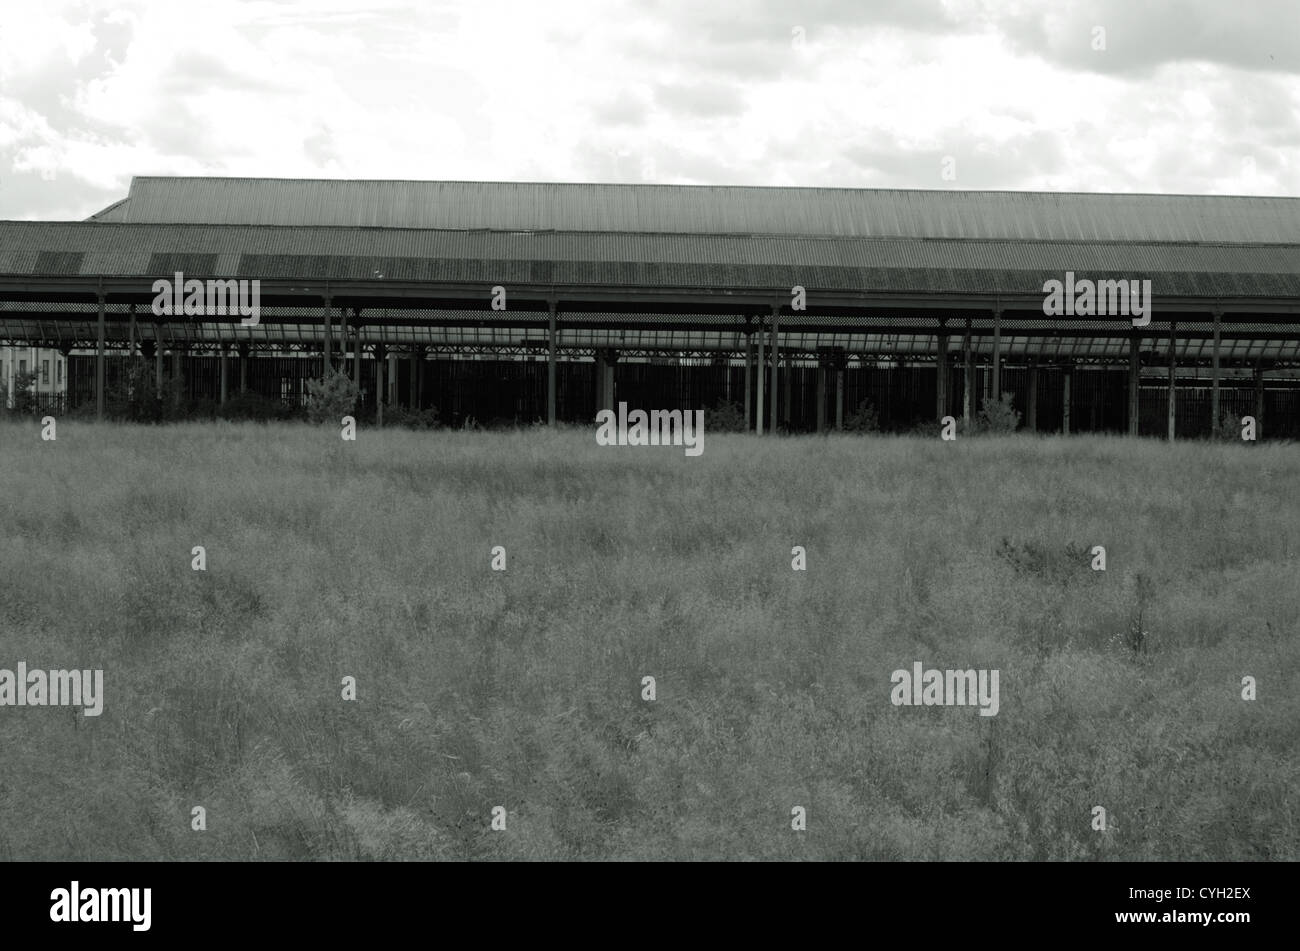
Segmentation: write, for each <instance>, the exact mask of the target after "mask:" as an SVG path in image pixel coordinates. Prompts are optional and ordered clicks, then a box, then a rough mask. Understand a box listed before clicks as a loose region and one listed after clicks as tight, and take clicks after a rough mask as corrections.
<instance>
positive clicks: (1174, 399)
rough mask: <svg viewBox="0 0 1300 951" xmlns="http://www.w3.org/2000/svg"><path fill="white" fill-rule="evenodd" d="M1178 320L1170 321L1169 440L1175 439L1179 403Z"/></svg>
mask: <svg viewBox="0 0 1300 951" xmlns="http://www.w3.org/2000/svg"><path fill="white" fill-rule="evenodd" d="M1177 343H1178V321H1176V320H1171V321H1169V441H1170V442H1173V441H1174V429H1175V422H1174V417H1175V410H1176V407H1177V405H1178V382H1177V380H1176V379H1175V378H1174V372H1175V371H1176V370H1177V368H1178V352H1177V349H1176V348H1177Z"/></svg>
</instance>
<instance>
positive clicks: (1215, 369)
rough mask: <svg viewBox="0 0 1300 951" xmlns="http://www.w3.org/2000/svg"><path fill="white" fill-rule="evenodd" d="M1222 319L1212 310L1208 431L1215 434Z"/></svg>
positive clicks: (1217, 410)
mask: <svg viewBox="0 0 1300 951" xmlns="http://www.w3.org/2000/svg"><path fill="white" fill-rule="evenodd" d="M1222 317H1223V311H1221V310H1220V309H1219V308H1217V307H1216V308H1214V353H1213V354H1211V360H1212V361H1213V362H1212V363H1211V370H1210V431H1211V432H1217V431H1218V428H1219V336H1220V329H1221V328H1220V326H1219V323H1220V319H1221V318H1222Z"/></svg>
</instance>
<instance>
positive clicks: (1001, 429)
mask: <svg viewBox="0 0 1300 951" xmlns="http://www.w3.org/2000/svg"><path fill="white" fill-rule="evenodd" d="M977 422H978V431H979V432H984V433H1014V432H1015V431H1016V429H1018V428H1019V426H1020V412H1019V411H1018V410H1017V409H1016V406H1015V399H1014V397H1013V396H1012V395H1011V394H1010V393H1003V394H1002V397H1001V398H1000V399H998V400H990V399H986V400H984V403H983V405H982V406H981V408H980V411H979V419H978V421H977Z"/></svg>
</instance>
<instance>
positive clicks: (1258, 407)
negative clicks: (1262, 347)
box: [1255, 360, 1264, 439]
mask: <svg viewBox="0 0 1300 951" xmlns="http://www.w3.org/2000/svg"><path fill="white" fill-rule="evenodd" d="M1262 435H1264V361H1263V360H1258V361H1256V362H1255V438H1256V439H1258V438H1259V437H1260V436H1262Z"/></svg>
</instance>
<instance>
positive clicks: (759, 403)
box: [754, 317, 766, 436]
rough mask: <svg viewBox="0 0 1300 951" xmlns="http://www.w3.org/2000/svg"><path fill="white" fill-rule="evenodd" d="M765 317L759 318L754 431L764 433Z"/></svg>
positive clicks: (759, 433)
mask: <svg viewBox="0 0 1300 951" xmlns="http://www.w3.org/2000/svg"><path fill="white" fill-rule="evenodd" d="M765 369H766V368H765V367H764V366H763V318H762V317H759V318H758V399H757V400H756V401H755V403H754V419H755V427H754V431H755V432H756V433H758V435H760V436H761V435H763V371H764V370H765Z"/></svg>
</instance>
